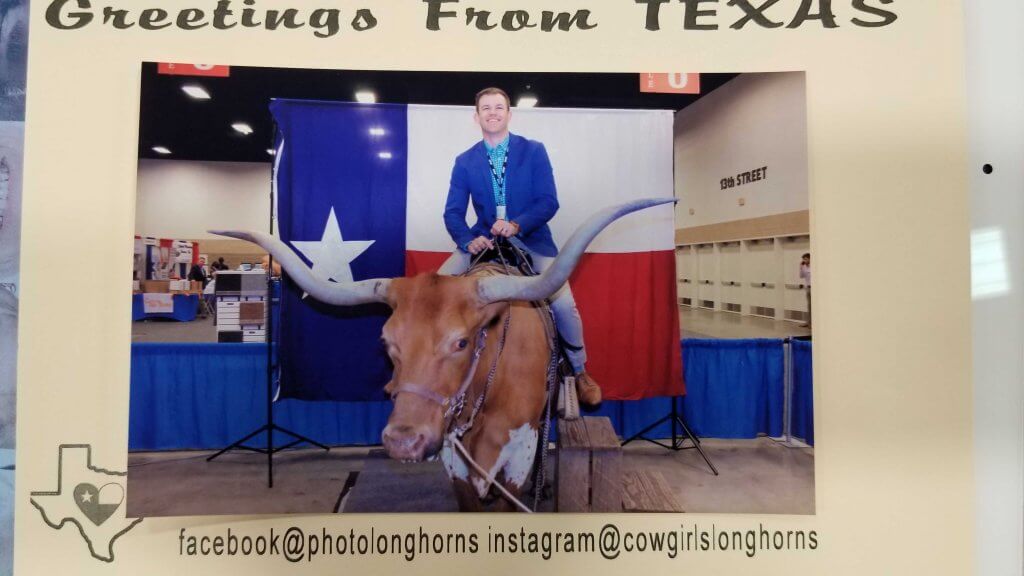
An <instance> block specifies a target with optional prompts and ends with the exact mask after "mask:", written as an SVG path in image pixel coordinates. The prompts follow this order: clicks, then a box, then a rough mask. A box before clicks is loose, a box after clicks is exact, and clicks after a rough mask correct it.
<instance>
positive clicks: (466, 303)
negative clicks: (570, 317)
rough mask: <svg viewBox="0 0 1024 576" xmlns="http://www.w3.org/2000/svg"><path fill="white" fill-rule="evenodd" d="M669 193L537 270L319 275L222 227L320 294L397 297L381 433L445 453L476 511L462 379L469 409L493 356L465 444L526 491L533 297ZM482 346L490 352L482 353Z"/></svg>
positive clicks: (539, 338) (537, 366) (265, 238)
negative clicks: (602, 238) (456, 421)
mask: <svg viewBox="0 0 1024 576" xmlns="http://www.w3.org/2000/svg"><path fill="white" fill-rule="evenodd" d="M669 202H674V200H673V199H651V200H638V201H635V202H630V203H628V204H623V205H621V206H615V207H612V208H607V209H605V210H603V211H601V212H598V213H597V214H595V215H594V216H592V217H591V218H590V219H588V220H587V221H586V222H585V223H584V224H583V225H582V226H581V227H580V228H579V230H577V231H576V233H574V234H573V235H572V237H571V238H570V239H569V241H568V242H567V243H566V245H565V247H564V248H563V249H562V251H561V253H560V254H559V256H558V258H556V259H555V261H554V262H553V263H552V264H551V266H549V267H548V269H547V271H546V272H545V273H544V274H542V275H540V276H536V277H513V276H487V277H482V276H467V277H454V276H438V275H437V274H432V273H426V274H420V275H418V276H416V277H413V278H396V279H393V280H392V279H372V280H362V281H359V282H352V283H346V284H338V283H333V282H328V281H325V280H320V279H318V278H316V277H314V276H313V274H312V273H311V271H310V270H309V268H308V267H307V266H306V265H305V264H304V263H303V262H302V261H301V260H300V259H299V258H298V256H296V255H295V253H294V252H292V251H291V250H290V249H289V248H288V247H287V246H285V245H284V244H283V243H282V242H280V241H279V240H277V239H276V238H274V237H272V236H269V235H267V234H261V233H255V232H229V231H221V232H216V231H215V232H214V233H216V234H221V235H224V236H231V237H234V238H240V239H243V240H249V241H251V242H255V243H257V244H259V245H260V246H262V247H263V248H264V249H266V250H267V251H268V252H270V254H271V255H272V256H273V257H274V258H275V259H276V260H277V261H278V262H280V263H281V265H282V267H283V268H284V269H285V271H286V272H287V273H288V275H289V276H290V277H291V279H292V280H293V281H295V283H296V284H298V285H299V286H300V287H301V288H302V289H303V290H305V291H306V292H307V293H308V294H309V295H310V296H312V297H313V298H316V299H317V300H320V301H322V302H325V303H328V304H333V305H337V306H351V305H356V304H366V303H370V302H383V303H386V304H387V305H389V306H390V307H391V309H392V311H393V313H392V314H391V318H390V319H388V321H387V323H385V324H384V329H383V334H382V336H383V342H384V345H385V346H386V347H387V351H388V354H389V355H390V357H391V361H392V362H393V363H394V368H395V369H394V375H393V378H392V380H391V382H389V383H388V385H387V386H386V387H385V390H386V391H387V392H388V393H389V394H390V395H391V397H392V398H393V399H394V402H395V405H394V410H392V412H391V416H390V418H389V419H388V424H387V426H386V427H385V428H384V432H383V433H382V441H383V443H384V447H385V449H386V450H387V453H388V455H389V456H390V457H391V458H395V459H400V460H411V461H419V460H423V459H424V458H427V457H431V456H434V455H435V454H438V453H441V458H442V460H443V461H444V463H445V467H446V468H447V470H448V473H449V475H450V476H451V477H452V480H453V482H454V486H455V490H456V496H457V498H458V500H459V506H460V508H461V509H463V510H479V509H481V499H482V498H484V497H486V496H487V495H488V493H489V492H490V489H491V481H490V480H489V479H487V478H484V477H483V476H481V475H480V474H479V473H478V472H476V471H475V469H474V467H473V466H472V465H470V464H469V463H468V462H467V461H466V460H465V459H464V458H463V457H462V455H461V454H459V453H455V452H454V451H453V448H452V446H451V445H450V444H449V443H446V442H445V435H446V434H447V433H448V431H449V430H448V429H449V427H450V425H451V422H450V415H449V414H448V412H449V406H450V405H451V404H452V402H454V401H455V397H456V396H457V395H458V394H459V392H460V390H464V391H465V392H466V395H465V404H466V408H465V409H466V410H467V411H468V410H471V409H472V407H473V404H474V402H475V401H476V399H477V398H478V397H479V396H480V394H482V393H483V392H484V390H485V387H486V384H487V381H488V376H489V372H490V370H491V367H492V365H495V363H496V371H495V374H494V378H493V382H492V384H491V386H490V388H489V389H487V392H486V394H487V396H486V401H485V402H484V403H483V405H482V407H481V409H480V411H479V413H478V414H477V415H476V418H475V420H474V422H473V426H472V427H471V428H470V429H469V430H468V431H467V432H466V433H465V435H464V436H463V437H462V443H463V445H464V446H465V447H466V449H467V450H468V452H469V454H470V455H471V456H472V459H473V461H475V463H476V464H477V465H479V467H480V468H482V469H483V470H485V471H487V472H488V473H489V474H490V476H491V477H492V478H495V479H497V481H499V482H501V484H502V485H503V486H504V487H505V488H506V489H507V490H508V491H509V492H510V493H511V494H513V495H516V496H517V497H518V494H519V493H520V491H521V490H522V488H523V485H524V484H525V483H526V479H527V477H528V476H529V475H530V471H531V470H532V468H533V460H534V454H535V453H536V448H537V437H538V427H539V425H540V423H541V418H542V412H543V410H544V402H545V382H546V375H547V368H548V361H549V358H550V354H551V349H550V347H549V339H548V336H547V334H546V332H545V327H544V325H543V323H542V319H541V317H540V315H539V314H538V313H537V311H536V310H535V309H534V308H533V306H532V305H531V304H530V302H531V301H537V300H543V299H545V298H547V297H548V296H550V295H551V294H553V293H554V292H555V291H557V290H558V288H560V287H561V286H562V285H563V284H564V283H565V282H566V281H567V280H568V279H569V275H570V274H571V273H572V271H573V269H574V268H575V267H576V264H577V262H579V259H580V256H581V255H582V254H583V250H584V249H585V248H586V247H587V245H588V244H589V243H590V241H591V240H593V239H594V237H595V236H597V234H598V233H599V232H600V231H601V230H603V229H604V227H605V226H607V225H608V224H610V223H611V222H612V221H614V220H615V219H617V218H619V217H620V216H623V215H625V214H628V213H630V212H634V211H636V210H640V209H643V208H647V207H650V206H655V205H659V204H666V203H669ZM506 318H507V320H508V332H507V335H506V340H505V344H504V349H503V351H501V355H502V356H503V357H504V358H505V360H504V361H502V362H496V355H497V354H498V353H499V350H498V348H499V347H498V341H499V339H500V338H501V335H502V331H503V328H504V326H505V322H506ZM485 331H486V333H489V335H488V336H484V334H485ZM481 339H485V343H486V344H485V343H484V342H481ZM478 347H482V351H481V353H480V356H479V360H475V359H474V356H475V351H476V350H477V349H478ZM502 502H503V503H504V504H508V503H507V501H504V500H503V501H502Z"/></svg>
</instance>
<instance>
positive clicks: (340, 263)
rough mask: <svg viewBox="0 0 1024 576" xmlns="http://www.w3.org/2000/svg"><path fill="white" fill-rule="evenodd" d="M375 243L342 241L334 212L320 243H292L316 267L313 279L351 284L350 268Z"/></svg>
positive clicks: (328, 219) (332, 210)
mask: <svg viewBox="0 0 1024 576" xmlns="http://www.w3.org/2000/svg"><path fill="white" fill-rule="evenodd" d="M374 242H375V241H374V240H350V241H345V240H344V239H343V238H342V237H341V227H340V226H339V225H338V218H337V217H336V216H335V215H334V208H331V213H330V215H328V216H327V224H326V226H324V233H323V236H321V238H320V240H301V241H299V240H293V241H292V246H295V249H296V250H298V251H299V252H302V255H303V256H305V257H306V259H307V260H309V261H310V262H312V263H313V275H314V276H316V277H317V278H320V279H321V280H334V281H335V282H352V267H351V266H350V264H351V263H352V261H353V260H355V259H356V258H358V257H359V255H360V254H362V253H363V252H365V251H366V249H367V248H369V247H370V246H371V245H372V244H373V243H374ZM303 297H305V294H303Z"/></svg>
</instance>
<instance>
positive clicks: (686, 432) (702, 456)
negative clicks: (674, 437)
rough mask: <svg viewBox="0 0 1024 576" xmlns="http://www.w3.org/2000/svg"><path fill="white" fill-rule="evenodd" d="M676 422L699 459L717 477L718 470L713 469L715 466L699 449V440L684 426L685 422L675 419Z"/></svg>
mask: <svg viewBox="0 0 1024 576" xmlns="http://www.w3.org/2000/svg"><path fill="white" fill-rule="evenodd" d="M676 420H677V421H678V422H679V425H680V426H682V427H683V433H684V434H686V436H687V437H688V438H689V439H690V442H693V446H692V447H693V448H696V449H697V452H700V456H701V458H703V459H704V461H705V462H707V463H708V467H709V468H711V471H712V472H714V473H715V476H718V469H717V468H715V465H714V464H712V463H711V460H710V459H709V458H708V455H707V454H705V453H704V449H703V448H701V447H700V440H698V439H697V437H696V436H694V435H693V432H692V431H691V430H690V427H689V426H687V425H686V422H683V419H682V418H679V417H677V418H676Z"/></svg>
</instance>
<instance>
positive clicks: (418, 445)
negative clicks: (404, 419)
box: [381, 424, 427, 462]
mask: <svg viewBox="0 0 1024 576" xmlns="http://www.w3.org/2000/svg"><path fill="white" fill-rule="evenodd" d="M381 439H382V440H383V442H384V450H386V451H387V453H388V456H389V457H391V458H393V459H395V460H412V461H415V462H419V461H420V460H423V453H424V449H425V448H426V445H427V438H426V436H424V435H423V433H422V432H418V431H416V430H415V429H414V428H413V427H412V426H405V425H400V426H393V425H391V424H388V426H387V427H386V428H384V432H383V433H382V434H381Z"/></svg>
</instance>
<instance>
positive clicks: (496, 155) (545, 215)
mask: <svg viewBox="0 0 1024 576" xmlns="http://www.w3.org/2000/svg"><path fill="white" fill-rule="evenodd" d="M511 117H512V111H511V109H510V102H509V98H508V94H506V93H505V91H504V90H502V89H500V88H484V89H483V90H481V91H480V92H478V93H477V95H476V112H475V113H474V114H473V119H474V120H475V121H476V122H477V123H478V124H479V125H480V129H481V131H482V132H483V140H482V141H481V142H477V143H476V144H474V145H473V146H472V147H471V148H470V149H469V150H466V151H465V152H463V153H462V154H460V155H459V156H458V158H456V159H455V167H454V168H453V169H452V178H451V184H450V186H449V188H448V202H447V204H446V205H445V209H444V223H445V227H446V228H448V233H449V234H450V235H451V237H452V240H454V241H455V245H456V246H458V248H457V249H456V250H455V252H454V253H453V254H452V255H451V257H450V258H448V260H447V261H446V262H445V263H444V265H442V266H441V269H440V270H438V274H446V275H456V274H462V273H463V272H465V271H466V270H467V269H468V268H469V265H470V262H471V255H476V254H479V253H480V252H481V251H483V250H487V249H491V248H494V242H493V241H492V240H491V237H492V236H493V237H503V238H513V237H515V238H517V239H518V240H519V241H520V242H521V244H522V245H523V246H525V247H526V251H527V253H529V255H530V257H531V258H532V259H533V265H534V268H535V269H536V270H537V271H538V272H543V271H544V270H546V269H547V268H548V266H550V265H551V262H552V260H554V257H555V256H557V255H558V248H557V247H555V243H554V241H553V240H552V239H551V230H550V229H549V228H548V224H547V223H548V221H549V220H551V218H553V217H554V216H555V212H557V211H558V199H557V196H556V192H555V177H554V175H553V173H552V170H551V161H550V160H549V159H548V153H547V150H545V149H544V145H543V144H541V143H540V142H536V141H534V140H527V139H526V138H523V137H522V136H517V135H515V134H511V133H509V129H508V123H509V120H510V119H511ZM470 199H472V201H473V210H474V211H475V212H476V216H477V222H476V224H474V225H473V227H472V228H470V227H469V226H467V225H466V206H467V203H468V202H469V200H470ZM551 310H552V311H553V312H554V314H555V324H556V326H557V327H558V333H559V335H560V336H561V337H562V340H563V342H564V346H565V350H566V355H567V356H568V357H569V362H570V363H571V364H572V368H573V371H574V372H575V373H576V390H577V394H578V396H579V399H580V402H582V403H583V404H589V405H596V404H599V403H600V402H601V388H600V387H599V386H598V385H597V382H595V381H594V379H593V378H592V377H591V376H590V375H589V374H587V372H586V362H587V351H586V350H585V349H584V346H583V322H582V320H581V319H580V313H579V310H577V309H576V300H575V299H574V298H573V296H572V289H571V288H569V284H568V283H566V284H565V285H564V286H562V287H561V288H560V289H559V290H558V291H557V292H556V293H555V294H554V295H553V296H551Z"/></svg>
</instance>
